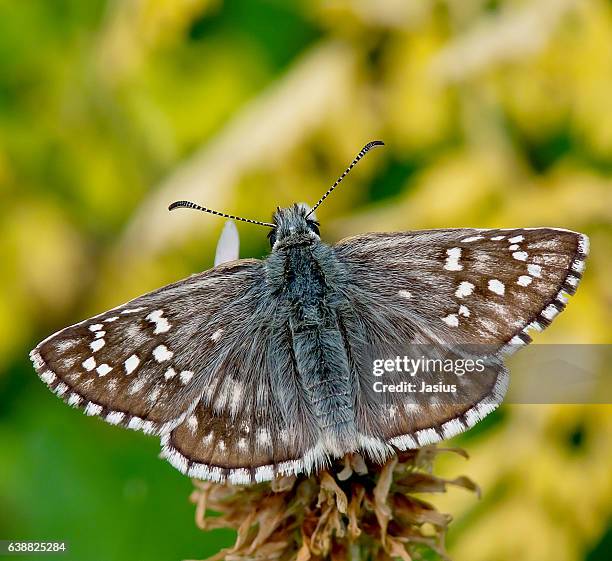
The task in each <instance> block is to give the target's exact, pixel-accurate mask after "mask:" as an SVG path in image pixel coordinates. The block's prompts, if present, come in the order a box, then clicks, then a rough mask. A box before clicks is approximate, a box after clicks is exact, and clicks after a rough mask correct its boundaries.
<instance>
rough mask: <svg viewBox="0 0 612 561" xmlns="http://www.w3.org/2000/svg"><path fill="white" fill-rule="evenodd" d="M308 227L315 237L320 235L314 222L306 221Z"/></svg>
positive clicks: (317, 225) (317, 224)
mask: <svg viewBox="0 0 612 561" xmlns="http://www.w3.org/2000/svg"><path fill="white" fill-rule="evenodd" d="M308 227H309V228H310V230H311V231H312V232H314V233H315V234H316V235H317V236H320V235H321V233H320V232H319V223H318V222H317V221H316V220H308Z"/></svg>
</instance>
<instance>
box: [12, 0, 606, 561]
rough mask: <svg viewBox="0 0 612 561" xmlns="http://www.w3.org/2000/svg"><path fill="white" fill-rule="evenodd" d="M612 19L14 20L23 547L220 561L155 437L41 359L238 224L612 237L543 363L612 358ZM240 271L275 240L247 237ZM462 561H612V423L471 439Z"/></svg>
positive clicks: (158, 13)
mask: <svg viewBox="0 0 612 561" xmlns="http://www.w3.org/2000/svg"><path fill="white" fill-rule="evenodd" d="M611 45H612V4H611V3H610V2H607V1H604V0H584V1H577V0H534V1H529V2H527V1H512V0H508V1H501V0H500V1H495V0H446V1H425V0H411V1H410V0H379V1H376V2H368V1H367V0H328V1H324V0H310V1H307V0H302V1H294V2H290V1H287V0H228V1H225V2H224V1H221V0H217V1H215V0H210V1H207V0H115V1H111V0H108V1H102V0H88V1H86V2H83V1H81V0H29V1H27V2H12V1H10V0H0V194H1V206H0V213H1V215H2V220H1V222H0V259H1V262H2V269H1V272H0V294H1V295H2V297H1V298H0V330H1V334H2V335H1V336H0V396H1V397H0V400H1V401H0V443H2V446H1V447H0V505H1V506H0V539H8V538H19V539H26V538H27V539H56V540H67V541H68V542H70V544H71V547H72V551H71V553H70V555H68V556H66V558H68V557H69V558H71V559H78V560H79V561H88V560H92V561H93V560H100V559H104V560H105V561H114V560H118V561H119V560H128V559H129V560H130V561H136V560H140V559H143V560H144V559H147V560H151V559H183V558H201V557H205V556H207V555H211V554H213V553H215V552H216V551H218V549H219V548H220V547H221V546H222V545H227V544H229V543H230V542H231V535H229V534H228V533H222V532H216V533H211V534H203V533H201V532H200V531H198V530H197V529H196V528H195V525H194V524H193V507H192V505H190V504H189V503H188V500H187V499H188V495H189V491H190V488H191V484H190V482H189V480H188V479H187V478H184V477H183V476H181V475H180V474H179V473H178V472H175V471H174V470H173V469H172V468H171V467H170V466H169V465H166V463H165V462H162V461H160V460H158V459H157V458H156V455H157V453H158V451H159V447H158V443H157V442H156V440H155V439H153V438H147V437H146V436H144V435H141V434H136V433H133V432H130V431H124V430H120V429H118V428H115V427H110V426H107V425H105V424H104V423H102V422H100V421H99V420H97V419H91V418H87V417H85V416H84V415H82V414H81V413H80V412H78V411H74V410H71V409H69V408H68V407H67V406H65V405H63V404H61V402H60V401H59V400H57V398H55V397H53V396H52V395H51V394H50V393H49V392H48V391H47V390H46V389H45V388H44V387H43V384H42V383H40V382H39V381H38V380H37V378H36V375H35V373H34V371H33V369H32V367H31V365H30V363H29V361H28V360H27V353H28V351H29V349H30V348H32V346H33V345H34V344H35V343H36V342H37V341H38V340H40V339H41V338H43V337H45V336H47V335H48V334H49V333H51V332H53V331H55V330H57V329H59V328H61V327H64V326H65V325H68V324H70V323H73V322H75V321H78V320H80V319H83V318H84V317H87V316H90V315H93V314H95V313H99V312H101V311H103V310H105V309H107V308H109V307H113V306H116V305H118V304H120V303H122V302H124V301H125V300H127V299H129V298H132V297H135V296H137V295H139V294H141V293H143V292H145V291H147V290H150V289H154V288H157V287H158V286H161V285H162V284H166V283H168V282H171V281H174V280H177V279H180V278H182V277H184V276H187V275H188V274H190V273H192V272H196V271H200V270H203V269H206V268H209V267H210V266H211V264H212V260H213V254H214V246H215V242H216V238H217V236H218V234H219V232H220V230H221V228H222V226H223V221H222V220H221V219H218V218H215V217H211V216H205V215H202V214H200V213H195V212H187V211H185V212H176V213H174V214H169V213H168V212H167V210H166V209H167V205H168V203H170V202H172V201H173V200H176V199H183V198H186V199H193V200H195V201H197V202H199V203H201V204H204V205H206V206H209V207H212V208H216V209H219V210H224V211H227V212H231V213H235V214H239V215H243V216H248V217H250V218H258V219H260V220H268V219H269V217H270V215H271V212H272V210H273V209H274V208H275V207H276V206H277V205H281V206H283V205H287V204H290V203H292V202H295V201H306V202H309V203H313V202H315V201H316V200H317V199H318V198H319V196H320V195H321V194H322V193H323V192H324V191H325V190H326V189H327V188H328V186H329V185H330V184H331V183H332V182H333V181H334V180H335V179H336V177H337V176H338V175H339V173H340V172H341V171H342V170H343V169H344V167H345V166H346V165H347V163H348V162H349V161H350V160H351V159H352V158H353V156H354V155H355V153H356V152H357V151H358V150H359V149H360V148H361V146H362V145H363V144H365V142H366V141H369V140H372V139H375V138H381V139H383V140H384V141H385V143H386V147H385V148H384V149H383V150H378V151H376V152H375V153H373V154H372V155H369V156H368V157H367V158H366V160H365V161H364V162H363V163H362V164H360V165H359V166H358V167H357V168H356V169H355V170H354V172H353V173H352V174H351V176H350V177H349V178H348V179H347V180H346V181H345V182H344V183H343V185H342V187H341V188H339V189H338V191H337V192H335V193H334V195H333V196H332V197H330V198H329V199H328V201H327V202H326V203H325V205H324V206H323V207H321V209H320V211H319V213H318V216H319V219H320V221H321V224H322V226H321V231H322V234H323V237H324V239H325V240H327V241H330V242H331V241H335V240H337V239H339V238H341V237H343V236H346V235H350V234H356V233H359V232H364V231H370V230H407V229H419V228H441V227H460V226H473V227H506V228H507V227H523V226H525V227H528V226H556V227H563V228H569V229H574V230H578V231H581V232H584V233H586V234H588V235H589V236H590V237H591V256H590V258H589V261H588V265H587V271H586V274H585V277H584V281H583V282H582V284H581V286H580V288H579V290H578V293H577V295H576V296H575V297H573V298H572V299H571V301H570V304H569V306H568V309H567V311H565V312H564V313H563V314H561V316H559V318H558V319H557V320H555V322H554V325H553V326H552V327H551V328H550V329H549V330H547V331H546V332H545V333H543V334H541V335H538V337H537V339H536V341H537V342H538V343H610V341H611V338H612V337H611V334H612V327H611V325H612V324H611V321H610V320H611V319H612V317H611V316H612V314H611V308H612V283H611V282H610V280H609V279H610V278H612V265H611V261H610V255H611V249H612V225H611V223H612V220H611V218H612V189H611V187H612V48H611ZM238 228H239V230H240V235H241V242H242V248H241V256H243V257H260V256H262V255H265V253H266V252H267V240H266V237H265V234H266V231H265V230H263V229H262V228H258V227H256V226H251V225H246V224H245V225H242V224H240V225H238ZM455 443H456V444H457V445H461V446H463V447H464V448H465V449H466V450H467V451H468V452H469V453H470V455H471V457H472V458H471V460H470V461H469V462H467V463H465V461H464V460H461V459H459V460H454V459H449V460H448V461H447V462H442V463H441V465H440V469H441V470H443V471H445V472H448V473H458V472H459V473H465V474H467V475H469V476H470V477H472V478H473V479H475V480H476V481H478V482H479V483H480V484H481V486H482V487H483V491H484V496H483V499H482V500H480V501H477V500H476V499H475V498H474V497H473V496H472V495H471V494H468V493H464V492H461V491H453V492H451V493H449V494H448V496H445V497H437V498H436V499H435V500H436V504H438V505H439V506H440V508H441V509H443V510H445V511H447V512H451V513H452V514H453V515H454V516H455V522H454V523H453V525H452V526H451V528H452V529H451V532H450V536H449V550H450V554H451V556H452V557H453V558H454V559H455V561H467V560H470V561H497V560H499V561H506V560H507V561H514V560H516V559H521V560H522V561H532V560H533V561H547V560H551V561H552V560H554V561H574V560H583V559H584V560H587V561H604V560H608V559H610V558H611V557H612V407H611V406H609V405H599V406H594V405H589V406H587V405H571V406H569V405H538V406H536V405H522V406H518V405H506V406H504V407H502V408H501V410H499V411H498V412H496V413H495V414H494V415H492V416H491V417H490V418H488V419H487V420H486V421H484V422H483V423H481V424H480V425H479V426H477V427H476V428H475V429H474V430H472V431H470V432H469V433H468V434H466V435H463V436H461V437H458V438H456V439H455Z"/></svg>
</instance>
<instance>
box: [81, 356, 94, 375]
mask: <svg viewBox="0 0 612 561" xmlns="http://www.w3.org/2000/svg"><path fill="white" fill-rule="evenodd" d="M95 367H96V359H95V358H94V357H93V356H90V357H89V358H88V359H87V360H84V361H83V368H84V369H85V370H87V371H88V372H91V371H92V370H93V369H94V368H95Z"/></svg>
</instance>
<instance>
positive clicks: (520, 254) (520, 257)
mask: <svg viewBox="0 0 612 561" xmlns="http://www.w3.org/2000/svg"><path fill="white" fill-rule="evenodd" d="M512 257H514V258H515V259H516V260H517V261H527V257H529V255H527V253H526V252H525V251H515V252H514V253H513V254H512Z"/></svg>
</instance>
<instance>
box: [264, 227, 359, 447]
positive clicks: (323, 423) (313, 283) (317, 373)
mask: <svg viewBox="0 0 612 561" xmlns="http://www.w3.org/2000/svg"><path fill="white" fill-rule="evenodd" d="M265 266H266V278H267V282H268V286H269V289H270V291H271V295H272V296H273V297H274V298H275V299H277V302H278V306H279V308H280V309H283V310H284V312H285V313H283V314H281V317H282V318H284V319H283V321H285V322H286V327H287V328H288V329H287V331H288V333H289V334H290V338H291V341H290V344H291V347H292V349H293V356H294V361H295V365H294V367H295V371H296V374H297V377H298V383H299V385H300V386H301V387H302V389H303V391H304V395H305V396H306V399H307V402H308V404H309V407H310V409H311V411H312V413H313V416H314V418H315V419H316V421H317V425H318V429H319V430H320V432H321V434H322V436H323V438H324V441H325V442H326V443H327V445H328V446H329V447H331V448H335V447H338V446H344V445H346V444H347V443H348V442H347V441H350V440H351V439H353V438H354V437H355V415H354V407H353V396H352V393H351V380H350V373H349V367H348V358H347V353H346V348H345V342H344V339H343V333H342V329H341V325H340V321H339V310H340V308H341V307H343V306H345V305H346V302H345V299H344V297H343V296H342V294H341V292H340V291H339V290H338V288H339V287H340V286H341V285H342V282H343V278H344V275H345V272H344V269H343V267H342V265H341V264H340V263H339V262H338V260H337V258H336V257H335V254H334V252H333V250H332V249H331V248H330V247H329V246H327V245H325V244H324V243H322V242H320V241H319V240H316V239H313V238H310V237H308V236H299V235H296V236H291V237H289V238H288V239H285V240H284V241H283V243H282V244H279V246H278V247H277V248H276V249H275V251H273V253H272V255H271V256H270V257H269V258H268V259H267V260H266V265H265ZM278 328H279V329H281V326H278Z"/></svg>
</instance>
